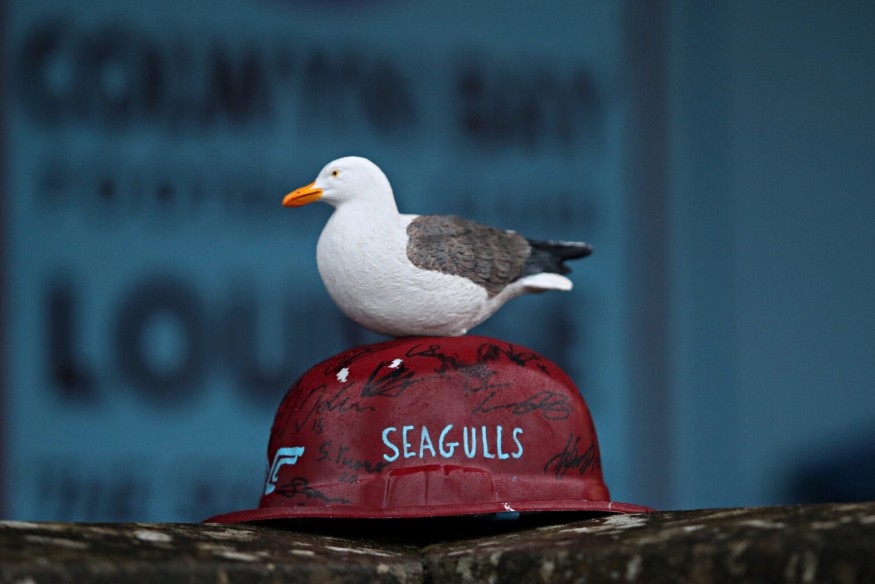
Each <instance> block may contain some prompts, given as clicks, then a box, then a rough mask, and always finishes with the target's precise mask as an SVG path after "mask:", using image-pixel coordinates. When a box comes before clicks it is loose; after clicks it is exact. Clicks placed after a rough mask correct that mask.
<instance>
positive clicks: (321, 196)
mask: <svg viewBox="0 0 875 584" xmlns="http://www.w3.org/2000/svg"><path fill="white" fill-rule="evenodd" d="M314 201H322V202H325V203H328V204H330V205H332V206H334V207H335V208H338V207H340V206H341V205H345V204H347V203H352V202H356V203H358V202H361V203H363V204H365V205H368V206H374V205H385V204H386V202H387V201H388V202H390V203H391V206H392V207H393V208H394V206H395V199H394V197H393V195H392V187H391V186H390V185H389V179H387V178H386V175H385V174H383V171H382V170H380V167H378V166H377V165H376V164H374V163H373V162H371V161H370V160H368V159H367V158H361V157H360V156H347V157H345V158H338V159H337V160H334V161H332V162H329V163H328V164H326V165H325V167H324V168H323V169H322V171H321V172H320V173H319V176H317V177H316V180H314V181H313V182H311V183H310V184H308V185H305V186H303V187H301V188H299V189H296V190H294V191H292V192H291V193H289V194H288V195H286V196H285V198H283V205H284V206H286V207H300V206H302V205H306V204H308V203H312V202H314Z"/></svg>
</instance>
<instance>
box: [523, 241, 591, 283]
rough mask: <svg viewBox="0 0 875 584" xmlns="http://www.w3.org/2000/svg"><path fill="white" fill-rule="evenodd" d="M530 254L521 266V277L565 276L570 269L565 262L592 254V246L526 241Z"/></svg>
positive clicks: (570, 242) (564, 242)
mask: <svg viewBox="0 0 875 584" xmlns="http://www.w3.org/2000/svg"><path fill="white" fill-rule="evenodd" d="M527 241H528V242H529V245H530V246H531V248H532V253H531V254H530V255H529V258H528V259H527V260H526V263H525V265H524V266H523V273H522V274H521V276H530V275H532V274H542V273H544V272H548V273H552V274H567V273H568V272H570V271H571V268H569V267H568V266H566V265H565V261H566V260H576V259H578V258H585V257H586V256H588V255H589V254H591V253H592V246H591V245H590V244H588V243H583V242H578V241H540V240H536V239H528V240H527Z"/></svg>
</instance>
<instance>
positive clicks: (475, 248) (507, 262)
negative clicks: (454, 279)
mask: <svg viewBox="0 0 875 584" xmlns="http://www.w3.org/2000/svg"><path fill="white" fill-rule="evenodd" d="M407 235H408V243H407V257H408V258H409V259H410V261H411V262H412V263H413V265H415V266H416V267H418V268H421V269H423V270H433V271H436V272H442V273H444V274H452V275H455V276H462V277H464V278H468V279H469V280H471V281H472V282H474V283H475V284H478V285H480V286H482V287H483V288H484V289H485V290H486V292H487V294H489V296H490V297H492V296H495V295H496V294H498V293H499V292H501V291H502V290H503V289H504V288H505V287H506V286H507V285H508V284H510V283H511V282H513V281H514V280H517V279H519V278H520V277H521V276H523V275H525V274H524V270H525V267H526V260H528V259H529V256H530V255H531V253H532V247H531V245H530V244H529V242H528V241H527V240H526V238H525V237H523V236H522V235H519V234H517V233H515V232H513V231H504V230H501V229H495V228H493V227H488V226H486V225H480V224H479V223H475V222H474V221H469V220H467V219H462V218H461V217H455V216H453V215H420V216H418V217H417V218H416V219H414V220H413V221H411V222H410V224H409V225H408V226H407Z"/></svg>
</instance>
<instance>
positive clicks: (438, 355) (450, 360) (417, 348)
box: [405, 345, 464, 373]
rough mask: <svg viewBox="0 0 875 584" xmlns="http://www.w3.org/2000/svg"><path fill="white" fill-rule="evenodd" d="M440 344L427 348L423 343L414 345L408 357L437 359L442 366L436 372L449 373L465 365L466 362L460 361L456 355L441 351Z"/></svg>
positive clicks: (408, 351) (407, 354)
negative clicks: (452, 355)
mask: <svg viewBox="0 0 875 584" xmlns="http://www.w3.org/2000/svg"><path fill="white" fill-rule="evenodd" d="M440 348H441V346H440V345H428V346H427V347H425V348H422V345H414V346H412V347H410V348H409V349H408V350H407V353H406V355H405V356H406V357H408V358H412V357H431V358H433V359H437V360H438V362H439V363H440V367H438V368H437V369H435V370H434V371H435V373H448V372H450V371H457V370H458V369H459V368H460V367H462V366H464V363H461V362H459V360H458V359H457V358H456V357H451V356H450V355H447V354H446V353H444V352H442V351H440Z"/></svg>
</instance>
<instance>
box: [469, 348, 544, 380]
mask: <svg viewBox="0 0 875 584" xmlns="http://www.w3.org/2000/svg"><path fill="white" fill-rule="evenodd" d="M502 356H504V357H507V359H508V360H510V362H511V363H513V364H514V365H518V366H520V367H526V366H527V365H528V364H529V362H530V361H531V362H534V364H535V365H536V366H537V367H538V369H540V370H541V371H543V372H544V373H546V374H547V375H550V372H549V371H548V370H547V368H546V367H544V366H543V364H541V363H540V361H541V357H540V355H538V354H537V353H532V352H530V351H519V350H517V349H516V347H514V346H513V345H511V344H510V343H508V345H507V347H506V348H505V347H500V346H498V345H496V344H495V343H483V344H482V345H480V347H478V349H477V361H478V362H479V363H489V362H492V361H498V360H499V359H501V357H502Z"/></svg>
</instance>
